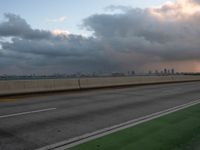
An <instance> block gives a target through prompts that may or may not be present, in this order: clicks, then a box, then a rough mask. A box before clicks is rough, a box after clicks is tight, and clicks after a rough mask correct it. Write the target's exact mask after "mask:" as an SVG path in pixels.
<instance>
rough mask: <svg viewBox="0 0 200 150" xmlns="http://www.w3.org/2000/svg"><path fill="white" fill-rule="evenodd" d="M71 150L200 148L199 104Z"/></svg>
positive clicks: (198, 149)
mask: <svg viewBox="0 0 200 150" xmlns="http://www.w3.org/2000/svg"><path fill="white" fill-rule="evenodd" d="M68 150H200V105H196V106H192V107H190V108H187V109H184V110H181V111H178V112H176V113H172V114H169V115H166V116H164V117H160V118H158V119H154V120H152V121H149V122H146V123H143V124H140V125H137V126H135V127H131V128H128V129H125V130H122V131H119V132H116V133H113V134H110V135H107V136H104V137H101V138H98V139H96V140H92V141H89V142H87V143H84V144H81V145H78V146H76V147H73V148H70V149H68Z"/></svg>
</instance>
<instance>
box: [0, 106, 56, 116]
mask: <svg viewBox="0 0 200 150" xmlns="http://www.w3.org/2000/svg"><path fill="white" fill-rule="evenodd" d="M55 109H56V108H48V109H40V110H34V111H27V112H21V113H15V114H9V115H2V116H0V119H2V118H9V117H15V116H22V115H28V114H34V113H40V112H46V111H52V110H55Z"/></svg>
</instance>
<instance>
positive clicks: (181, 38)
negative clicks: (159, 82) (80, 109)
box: [0, 0, 200, 74]
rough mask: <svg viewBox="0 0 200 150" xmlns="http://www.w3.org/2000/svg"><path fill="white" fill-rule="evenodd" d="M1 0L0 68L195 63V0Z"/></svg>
mask: <svg viewBox="0 0 200 150" xmlns="http://www.w3.org/2000/svg"><path fill="white" fill-rule="evenodd" d="M0 3H1V6H0V7H1V9H0V74H4V73H5V74H31V73H38V74H51V73H74V72H109V71H111V72H116V71H128V70H132V69H135V70H138V71H147V70H155V69H158V70H159V69H162V68H165V67H167V68H175V69H176V70H178V71H188V72H189V71H200V42H199V39H200V21H199V20H200V0H176V1H175V0H174V1H173V0H171V1H166V0H148V1H146V0H140V1H135V0H134V1H133V0H107V1H102V0H95V1H94V0H73V1H72V0H57V1H55V0H0Z"/></svg>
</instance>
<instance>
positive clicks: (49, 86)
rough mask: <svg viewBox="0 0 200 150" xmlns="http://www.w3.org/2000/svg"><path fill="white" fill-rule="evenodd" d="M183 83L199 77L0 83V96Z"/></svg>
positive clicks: (199, 79) (143, 77) (141, 77)
mask: <svg viewBox="0 0 200 150" xmlns="http://www.w3.org/2000/svg"><path fill="white" fill-rule="evenodd" d="M184 81H200V76H135V77H107V78H82V79H48V80H13V81H0V95H10V94H25V93H37V92H51V91H61V90H79V89H88V88H103V87H114V86H128V85H138V84H156V83H170V82H184Z"/></svg>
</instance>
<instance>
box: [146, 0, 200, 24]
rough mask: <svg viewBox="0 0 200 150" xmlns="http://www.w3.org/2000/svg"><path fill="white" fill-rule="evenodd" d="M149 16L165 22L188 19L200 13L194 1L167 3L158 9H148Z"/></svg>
mask: <svg viewBox="0 0 200 150" xmlns="http://www.w3.org/2000/svg"><path fill="white" fill-rule="evenodd" d="M148 11H149V12H150V14H151V15H153V16H155V17H157V18H159V19H161V20H167V21H177V20H184V19H188V18H190V17H191V16H192V15H195V14H197V13H200V4H199V3H198V2H197V1H195V0H176V1H175V2H171V1H167V2H166V3H164V4H163V5H161V6H159V7H154V8H150V9H148Z"/></svg>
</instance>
